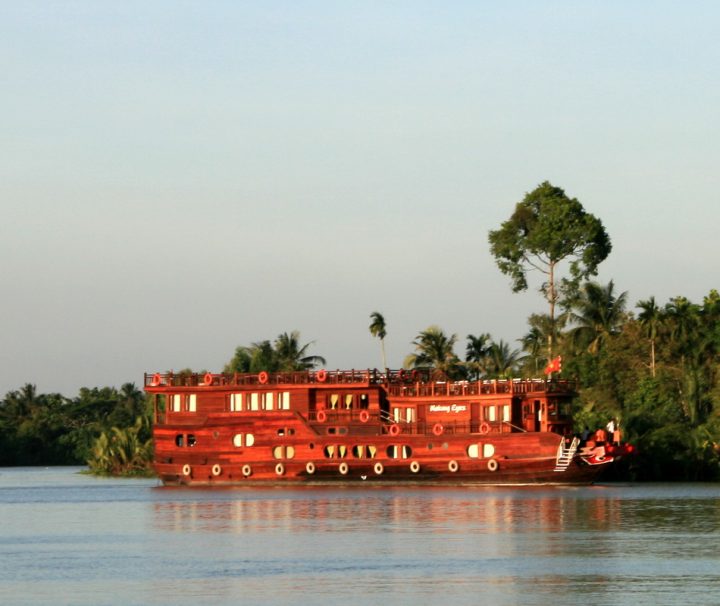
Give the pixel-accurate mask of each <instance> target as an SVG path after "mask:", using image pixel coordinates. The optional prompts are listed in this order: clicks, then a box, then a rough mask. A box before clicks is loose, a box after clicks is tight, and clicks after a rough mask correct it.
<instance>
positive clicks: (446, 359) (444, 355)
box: [404, 326, 461, 378]
mask: <svg viewBox="0 0 720 606" xmlns="http://www.w3.org/2000/svg"><path fill="white" fill-rule="evenodd" d="M456 341H457V335H452V336H450V337H447V336H446V335H445V333H443V331H442V330H441V329H440V328H439V327H437V326H430V327H429V328H427V329H426V330H424V331H422V332H421V333H419V334H418V336H417V337H415V340H414V341H413V345H414V346H415V350H416V353H414V354H410V355H408V356H407V357H406V358H405V364H404V366H405V367H406V368H423V367H428V366H429V367H432V368H435V369H437V370H438V371H440V372H441V373H442V374H444V375H446V376H447V377H450V378H457V377H458V376H460V374H461V370H460V359H459V358H458V357H457V356H456V355H455V352H454V351H453V348H454V347H455V342H456Z"/></svg>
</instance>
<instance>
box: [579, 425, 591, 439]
mask: <svg viewBox="0 0 720 606" xmlns="http://www.w3.org/2000/svg"><path fill="white" fill-rule="evenodd" d="M589 437H590V428H589V427H588V426H587V425H585V429H583V432H582V434H581V438H582V441H583V442H587V441H588V438H589Z"/></svg>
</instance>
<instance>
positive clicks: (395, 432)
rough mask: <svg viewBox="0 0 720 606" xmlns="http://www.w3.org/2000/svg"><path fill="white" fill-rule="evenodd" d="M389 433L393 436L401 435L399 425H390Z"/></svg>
mask: <svg viewBox="0 0 720 606" xmlns="http://www.w3.org/2000/svg"><path fill="white" fill-rule="evenodd" d="M388 433H389V434H390V435H391V436H396V435H398V434H399V433H400V425H398V424H397V423H395V424H393V425H390V428H389V429H388Z"/></svg>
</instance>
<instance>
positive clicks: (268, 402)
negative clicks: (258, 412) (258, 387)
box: [263, 392, 275, 410]
mask: <svg viewBox="0 0 720 606" xmlns="http://www.w3.org/2000/svg"><path fill="white" fill-rule="evenodd" d="M274 395H275V394H273V393H272V392H269V393H264V394H263V408H264V409H265V410H272V409H273V408H274V404H275V398H274V397H273V396H274Z"/></svg>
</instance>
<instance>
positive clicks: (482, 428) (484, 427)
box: [480, 421, 490, 434]
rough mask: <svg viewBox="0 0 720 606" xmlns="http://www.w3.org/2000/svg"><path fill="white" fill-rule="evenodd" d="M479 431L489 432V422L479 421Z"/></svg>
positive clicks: (482, 432)
mask: <svg viewBox="0 0 720 606" xmlns="http://www.w3.org/2000/svg"><path fill="white" fill-rule="evenodd" d="M480 433H481V434H486V433H490V424H489V423H487V422H485V421H483V422H482V423H480Z"/></svg>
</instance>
